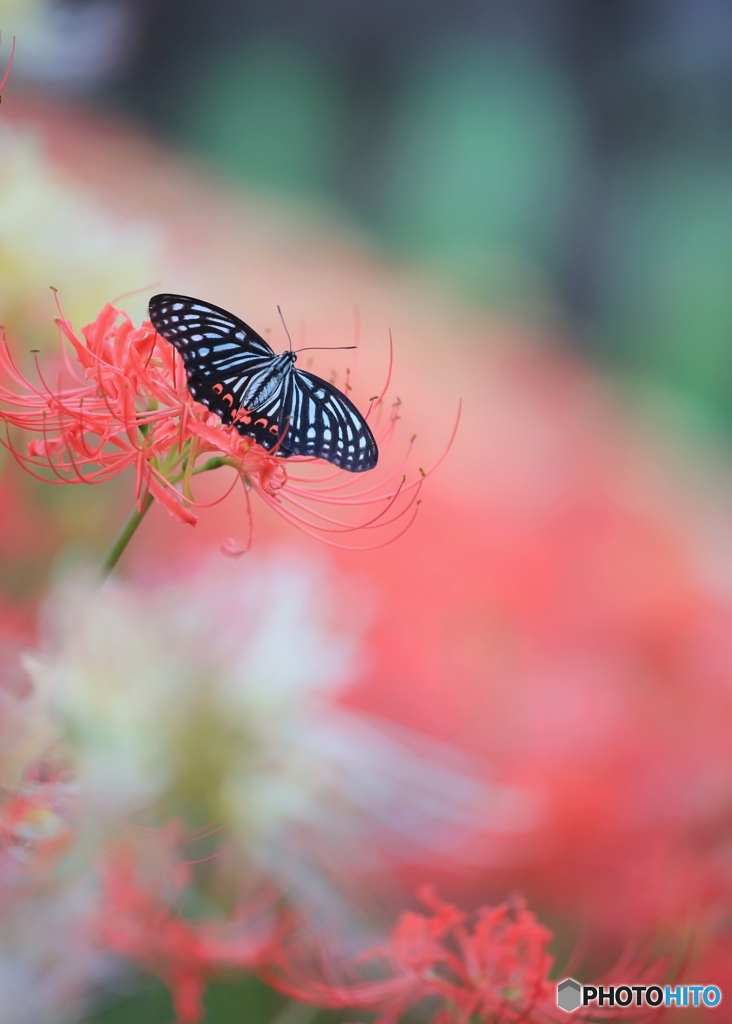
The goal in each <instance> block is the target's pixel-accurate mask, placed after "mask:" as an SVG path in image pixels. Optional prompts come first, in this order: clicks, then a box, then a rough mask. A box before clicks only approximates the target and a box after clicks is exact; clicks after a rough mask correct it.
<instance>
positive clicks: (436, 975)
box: [268, 889, 556, 1024]
mask: <svg viewBox="0 0 732 1024" xmlns="http://www.w3.org/2000/svg"><path fill="white" fill-rule="evenodd" d="M421 896H422V900H423V902H424V903H425V904H426V905H427V906H428V908H429V910H430V913H429V915H422V914H416V913H412V912H408V913H405V914H403V915H402V917H401V918H400V920H399V922H398V924H397V926H396V928H395V929H394V931H393V933H392V936H391V940H390V942H389V943H388V945H387V946H386V947H384V948H382V949H379V950H377V951H375V952H374V953H371V954H368V955H367V956H365V957H360V958H358V962H359V963H361V964H362V965H363V963H364V962H366V961H369V962H370V961H373V960H376V959H378V960H379V961H380V962H381V963H382V964H384V965H385V969H386V977H385V978H384V979H383V980H358V981H349V980H346V974H347V972H346V971H341V973H340V977H339V972H338V968H334V967H333V959H332V957H328V956H325V955H324V954H323V950H322V948H321V949H319V950H318V954H317V956H316V958H315V959H313V957H312V956H310V957H309V959H308V960H306V962H304V963H293V959H292V957H291V956H288V953H289V952H290V951H286V954H285V957H283V958H282V959H281V960H280V962H279V963H278V964H277V966H276V967H275V969H274V971H273V972H272V973H271V975H270V976H269V977H268V980H269V981H270V982H271V983H272V984H273V985H274V986H275V987H277V988H280V989H282V990H283V991H285V992H287V993H288V994H289V995H291V996H293V997H294V998H299V999H304V1000H306V1001H310V1002H314V1003H316V1004H318V1005H320V1006H330V1007H336V1006H341V1007H342V1006H350V1007H358V1008H360V1009H368V1010H375V1011H378V1013H379V1018H378V1020H379V1022H380V1024H391V1022H393V1021H397V1020H399V1019H400V1018H401V1017H402V1016H403V1015H405V1014H406V1013H407V1012H408V1011H409V1010H411V1009H414V1008H415V1007H416V1006H417V1005H418V1004H425V1005H426V1006H427V1007H429V1008H430V1009H431V1017H430V1019H431V1020H433V1021H434V1022H435V1024H449V1022H454V1021H455V1022H463V1021H465V1022H467V1021H469V1020H471V1019H478V1020H496V1021H499V1020H500V1021H502V1022H509V1021H538V1020H546V1019H548V1014H549V1012H550V1011H552V1012H553V1011H554V1010H556V1002H555V987H554V985H553V984H552V983H551V982H550V981H549V980H548V975H549V970H550V968H551V966H552V962H553V960H552V957H551V956H550V954H549V953H548V952H547V947H548V944H549V941H550V939H551V933H550V932H549V931H548V930H547V929H546V928H544V927H543V926H542V925H541V924H539V923H538V922H537V920H536V918H535V917H534V915H533V914H532V913H531V912H530V911H528V910H527V909H526V908H525V906H524V905H523V902H522V901H521V900H520V899H516V900H514V901H512V902H510V903H505V904H503V905H501V906H499V907H494V908H483V909H481V910H480V911H479V912H478V914H477V915H475V918H474V920H473V921H471V920H470V918H469V916H468V915H467V914H464V913H462V912H461V911H459V910H458V909H457V908H456V907H454V906H451V905H450V904H448V903H443V902H442V901H441V900H439V899H438V898H437V897H436V896H435V895H434V893H433V892H432V890H431V889H424V890H423V891H422V893H421ZM316 964H317V966H316ZM324 965H327V968H326V967H324ZM316 971H317V974H318V975H319V977H318V978H316V979H314V977H313V975H314V974H315V973H316Z"/></svg>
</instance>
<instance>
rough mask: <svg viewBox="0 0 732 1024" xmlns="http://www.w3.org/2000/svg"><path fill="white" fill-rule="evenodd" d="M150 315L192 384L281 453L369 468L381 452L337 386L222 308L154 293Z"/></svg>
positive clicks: (202, 397)
mask: <svg viewBox="0 0 732 1024" xmlns="http://www.w3.org/2000/svg"><path fill="white" fill-rule="evenodd" d="M150 320H151V322H152V324H153V327H154V328H155V330H156V331H157V332H158V333H159V334H161V335H162V336H163V337H164V338H166V339H167V340H168V341H169V342H170V343H171V344H172V345H173V346H174V347H175V348H176V349H177V350H178V352H180V354H181V356H182V357H183V365H184V366H185V370H186V375H187V382H188V388H189V390H190V392H191V395H192V396H193V397H194V398H195V399H196V401H198V402H201V403H203V405H205V406H207V407H208V408H209V409H210V410H211V411H212V412H214V413H216V415H217V416H220V417H221V420H222V421H223V422H224V423H225V424H227V425H228V424H233V425H234V426H235V427H236V429H237V430H238V431H239V433H241V434H243V435H244V436H245V437H252V438H254V440H255V441H256V443H257V444H260V445H262V446H263V447H264V448H267V449H271V448H273V447H274V446H275V445H277V453H278V454H279V455H282V456H284V457H287V456H289V455H309V456H312V457H313V458H318V459H326V460H327V461H328V462H332V463H333V464H334V465H335V466H338V467H340V468H342V469H347V470H349V471H350V472H362V471H363V470H367V469H372V468H373V467H374V466H375V465H376V461H377V459H378V450H377V447H376V442H375V441H374V438H373V435H372V433H371V431H370V429H369V426H368V424H367V423H366V420H365V419H364V418H363V416H362V415H361V413H360V412H359V411H358V409H357V408H356V407H355V405H354V404H353V403H352V402H351V401H350V400H349V399H348V398H346V396H345V395H344V394H342V393H341V392H340V391H339V390H338V389H337V388H335V387H333V385H332V384H328V383H327V382H326V381H324V380H321V379H320V377H316V376H314V375H313V374H311V373H306V372H305V371H304V370H296V369H295V367H294V365H293V364H294V360H295V356H294V355H293V354H291V353H286V354H284V355H282V356H275V354H274V352H273V351H272V349H271V348H270V346H269V345H268V344H267V342H266V341H265V340H264V338H262V337H260V335H259V334H257V332H256V331H254V330H252V328H251V327H249V326H248V325H247V324H245V323H244V322H243V321H242V320H240V319H239V318H238V317H236V316H233V315H232V314H231V313H228V312H227V311H226V310H225V309H221V308H220V307H219V306H214V305H212V304H211V303H208V302H202V301H201V300H200V299H192V298H189V297H187V296H185V295H167V294H165V295H155V296H153V298H152V299H151V300H150Z"/></svg>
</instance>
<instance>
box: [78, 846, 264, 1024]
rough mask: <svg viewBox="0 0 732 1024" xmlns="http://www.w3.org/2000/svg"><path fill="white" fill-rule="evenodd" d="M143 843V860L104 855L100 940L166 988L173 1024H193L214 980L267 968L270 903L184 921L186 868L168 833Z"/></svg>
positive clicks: (133, 852) (135, 855) (121, 853)
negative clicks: (179, 907)
mask: <svg viewBox="0 0 732 1024" xmlns="http://www.w3.org/2000/svg"><path fill="white" fill-rule="evenodd" d="M148 839H149V840H150V841H149V842H148V843H147V844H144V845H146V846H147V850H146V851H144V852H145V853H146V854H147V856H143V857H141V856H140V853H141V845H142V844H137V847H135V846H130V847H128V848H125V847H123V846H121V845H120V846H119V847H118V848H117V849H116V850H114V851H112V853H111V855H109V856H108V859H107V862H106V864H105V865H104V867H103V871H102V888H103V898H102V903H101V908H100V914H99V920H98V922H97V926H96V929H95V930H96V937H97V941H98V943H99V945H100V946H101V948H103V949H106V950H108V951H109V952H111V953H114V954H116V955H118V956H120V957H122V958H124V959H126V960H129V961H132V962H133V963H136V964H138V965H139V966H140V967H142V968H143V969H145V970H147V971H149V972H150V973H151V974H155V975H157V976H158V977H159V978H160V979H161V981H163V982H164V983H165V984H166V985H167V986H168V988H169V989H170V991H171V994H172V997H173V1005H174V1008H175V1012H176V1016H177V1021H178V1024H198V1022H199V1021H201V1020H202V1019H203V1016H204V1009H203V994H204V992H205V990H206V986H207V984H208V981H209V979H210V976H211V975H212V974H213V973H215V972H216V971H217V970H221V969H222V968H238V969H239V970H256V969H257V968H258V967H261V966H262V965H263V964H264V963H266V961H267V958H268V954H269V950H270V948H271V946H272V944H273V942H274V940H275V938H276V935H277V927H276V923H275V917H274V914H273V913H272V912H271V906H272V901H269V902H267V901H265V900H262V901H259V902H257V901H253V902H252V904H251V906H249V905H242V906H238V907H237V908H236V909H235V911H234V912H233V913H230V914H229V915H228V916H227V917H226V918H225V919H222V920H219V921H211V920H198V921H190V920H185V919H184V918H183V917H181V916H179V915H178V913H177V912H176V909H175V904H176V902H177V901H178V900H179V899H181V898H182V897H183V896H184V895H185V893H186V891H187V890H189V889H190V886H191V868H190V865H188V864H186V863H184V862H183V861H181V860H180V859H179V858H178V857H177V856H176V843H175V839H176V837H175V833H174V830H173V829H170V828H168V829H164V830H162V831H160V832H153V833H150V834H149V836H148ZM151 853H152V857H151V856H150V854H151ZM143 862H144V863H143ZM151 868H152V870H151Z"/></svg>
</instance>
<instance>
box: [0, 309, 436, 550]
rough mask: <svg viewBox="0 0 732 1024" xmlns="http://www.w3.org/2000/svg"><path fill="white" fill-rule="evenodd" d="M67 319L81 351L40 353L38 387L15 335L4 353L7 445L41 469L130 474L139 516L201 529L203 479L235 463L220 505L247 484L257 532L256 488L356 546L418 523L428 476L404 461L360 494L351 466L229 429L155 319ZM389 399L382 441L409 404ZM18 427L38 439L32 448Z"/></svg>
mask: <svg viewBox="0 0 732 1024" xmlns="http://www.w3.org/2000/svg"><path fill="white" fill-rule="evenodd" d="M56 323H57V324H58V326H59V328H60V331H61V333H62V335H63V336H64V337H65V338H66V339H67V340H68V342H69V343H70V345H71V347H72V352H71V353H69V352H68V351H67V350H63V349H62V363H61V366H60V370H59V368H58V367H56V368H54V369H49V368H48V367H46V366H45V365H44V366H43V367H42V366H41V365H40V362H39V361H38V360H37V361H36V370H37V379H38V383H32V382H31V381H30V380H29V379H28V377H27V376H26V375H25V374H24V373H22V372H21V370H20V369H19V367H18V365H17V363H16V361H15V360H14V357H13V355H12V354H11V351H10V347H9V345H8V344H7V342H6V341H5V342H4V343H3V346H2V348H1V349H0V373H1V374H2V378H3V381H2V383H0V419H2V420H3V421H4V423H5V425H6V436H5V438H4V439H2V443H4V444H5V446H6V447H7V448H8V449H9V450H10V451H11V452H12V454H13V456H14V457H15V459H16V460H17V462H18V463H19V464H20V465H21V466H22V467H23V468H24V469H25V470H27V471H28V472H29V473H31V474H32V475H33V476H36V477H38V478H40V479H43V480H45V481H47V482H49V483H53V484H57V485H59V484H61V485H65V484H79V483H84V484H97V483H103V482H105V481H106V480H109V479H111V478H112V477H114V476H117V475H118V474H119V473H121V472H124V471H130V472H131V473H134V476H135V498H136V503H137V509H138V511H140V512H142V511H144V510H145V509H146V507H147V506H148V505H149V503H150V501H152V500H154V501H156V502H158V503H159V504H160V505H162V506H163V507H164V508H165V509H166V510H167V511H168V512H169V513H170V514H171V515H172V516H174V517H175V518H176V519H178V520H179V521H181V522H184V523H188V524H191V525H192V524H194V523H195V522H196V521H197V518H198V510H199V509H201V508H204V507H206V505H207V504H210V502H199V501H196V499H195V497H194V494H193V490H192V478H193V477H194V476H196V475H198V474H200V473H201V472H204V471H206V470H210V469H215V468H221V467H223V466H227V467H231V468H233V469H234V471H235V475H234V477H233V481H232V482H231V483H230V484H229V485H228V487H226V488H225V489H224V491H223V493H222V494H220V495H219V496H218V497H217V498H214V501H218V500H221V498H222V497H225V496H226V494H228V493H229V492H230V491H231V490H232V489H233V488H234V487H235V486H236V484H237V483H240V484H241V485H242V491H243V494H244V496H245V502H246V510H247V522H248V524H249V527H250V529H249V537H250V539H251V510H250V505H249V492H250V491H251V490H254V491H255V492H257V493H258V494H259V496H260V497H261V498H262V499H263V500H264V501H265V502H266V503H267V504H269V505H270V506H271V507H272V508H274V509H275V510H276V511H277V512H279V513H280V514H281V515H282V516H284V518H285V519H287V520H288V521H290V522H292V523H294V524H296V525H298V526H299V527H300V528H301V529H303V530H304V531H305V532H307V533H310V534H314V535H319V536H320V537H322V539H324V540H326V542H328V543H331V544H333V545H335V546H348V545H344V544H342V540H343V539H344V538H345V537H347V536H348V535H349V534H352V533H354V531H358V532H364V531H365V532H369V531H372V530H378V531H382V530H385V531H386V542H387V543H388V542H389V540H392V539H394V537H395V535H398V533H400V532H401V531H402V530H403V529H404V528H405V526H406V525H409V523H410V522H411V521H412V519H413V517H414V514H415V513H416V509H417V505H418V503H419V499H418V495H419V492H420V489H421V485H422V481H423V479H424V477H425V476H426V474H425V473H424V471H420V474H419V475H418V476H417V478H416V479H415V480H412V481H410V482H407V478H406V475H405V474H404V471H403V467H402V466H400V467H398V468H397V470H396V471H395V472H394V473H392V474H391V475H390V476H388V477H387V478H386V479H382V478H379V479H378V480H377V482H376V483H370V482H369V481H368V480H367V481H366V482H365V484H364V485H363V486H362V487H361V488H360V489H359V490H357V491H354V490H353V489H352V487H353V481H352V480H351V479H348V480H345V481H344V480H343V475H344V474H342V473H340V472H335V473H334V472H331V471H330V469H328V471H326V472H325V473H323V472H322V471H320V472H318V471H317V470H316V472H315V474H313V473H312V472H310V473H308V470H307V469H306V468H305V467H304V466H302V465H298V463H300V464H302V463H304V462H312V461H313V460H312V459H302V458H297V457H296V458H293V459H290V460H288V464H287V466H286V465H285V463H284V461H283V460H282V459H280V458H278V457H277V456H276V452H275V451H274V450H273V451H272V452H267V451H265V449H264V448H262V447H260V446H259V445H257V444H255V443H254V441H253V439H252V438H250V437H243V436H242V435H241V434H239V433H238V431H237V430H235V429H234V428H232V427H226V426H224V425H223V424H222V423H221V421H220V419H219V418H218V417H217V416H216V415H214V414H212V413H210V412H209V411H208V410H207V409H206V408H205V407H204V406H202V405H200V404H199V403H197V402H195V401H194V400H193V398H192V397H191V395H190V393H189V391H188V388H187V387H186V375H185V372H184V369H183V365H182V361H181V360H180V357H179V356H178V354H177V353H176V351H175V349H174V348H173V346H172V345H170V344H169V343H168V342H167V341H166V340H165V339H163V338H162V337H160V335H158V334H157V333H156V332H155V330H154V328H153V327H152V325H151V324H149V323H147V322H145V323H143V324H142V325H141V326H140V327H135V326H134V325H133V323H132V321H131V320H130V318H129V317H128V316H127V315H126V314H125V313H122V312H120V311H119V310H118V309H116V308H115V307H114V306H112V305H107V306H105V308H104V309H103V310H102V312H101V313H100V314H99V316H98V317H97V319H96V321H94V323H92V324H90V325H89V326H87V327H86V328H84V329H83V331H82V332H81V336H79V335H77V333H76V332H75V331H74V329H73V327H72V325H71V323H70V322H69V321H68V320H67V319H66V318H65V317H64V316H63V315H61V316H59V317H58V318H57V320H56ZM54 380H55V381H56V383H54ZM383 399H384V392H382V394H381V395H380V396H378V397H377V398H375V399H374V400H373V401H372V405H371V409H370V411H371V412H373V413H374V418H375V419H376V420H377V421H378V420H379V419H380V418H382V420H383V422H382V423H381V431H380V435H381V439H382V441H383V440H388V439H389V438H390V437H391V435H392V433H393V431H394V427H395V423H396V419H397V418H398V417H397V411H398V404H397V405H395V406H394V407H393V409H392V411H391V413H386V414H384V411H383V410H384V406H383ZM378 426H379V424H378V422H377V429H378ZM10 428H16V429H19V430H21V431H23V432H24V433H26V434H31V435H33V438H32V440H31V441H30V442H29V443H28V444H27V445H26V448H25V451H23V450H22V448H21V447H20V446H19V445H18V443H17V441H16V440H15V439H14V434H13V430H11V429H10ZM410 447H411V446H410ZM322 505H325V506H328V511H323V510H322V509H321V507H320V506H322ZM364 509H365V510H366V511H365V513H364V512H363V510H364ZM334 510H335V511H334ZM359 516H360V518H359ZM390 528H391V529H390ZM383 536H384V534H383V533H380V534H379V537H380V538H382V537H383ZM383 542H384V541H383V540H381V539H379V540H378V541H377V542H376V543H375V544H373V545H371V544H366V545H364V546H380V544H381V543H383Z"/></svg>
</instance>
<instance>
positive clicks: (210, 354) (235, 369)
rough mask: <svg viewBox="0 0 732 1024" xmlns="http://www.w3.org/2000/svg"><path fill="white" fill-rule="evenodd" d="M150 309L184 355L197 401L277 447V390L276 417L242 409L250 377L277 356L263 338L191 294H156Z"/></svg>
mask: <svg viewBox="0 0 732 1024" xmlns="http://www.w3.org/2000/svg"><path fill="white" fill-rule="evenodd" d="M149 313H150V321H151V323H152V325H153V327H154V328H155V330H156V331H157V332H158V334H161V335H162V336H163V337H164V338H165V339H166V340H167V341H169V342H170V343H171V345H173V346H174V347H175V348H176V349H177V350H178V352H180V354H181V356H182V357H183V365H184V367H185V370H186V377H187V383H188V390H189V391H190V392H191V395H192V396H193V397H194V398H195V399H196V401H197V402H201V403H202V404H203V405H205V406H206V407H207V408H208V409H210V410H211V412H213V413H216V415H217V416H220V417H221V420H222V422H223V423H225V424H227V425H228V424H231V423H234V424H235V426H236V428H237V430H238V431H239V432H240V433H241V434H244V435H245V436H247V437H253V438H254V440H255V441H256V443H257V444H260V445H262V446H263V447H264V448H272V447H274V445H275V444H276V443H277V434H276V431H272V426H271V425H272V424H273V423H274V424H276V423H277V422H278V419H279V412H280V410H279V406H278V405H277V392H275V394H274V395H273V396H272V398H271V399H270V400H269V401H268V403H267V404H268V406H269V405H273V411H274V412H275V415H274V416H272V415H270V414H269V413H268V412H267V410H258V411H257V414H256V415H248V414H245V413H244V412H243V410H241V411H240V406H241V398H242V394H243V393H244V390H245V388H246V385H247V383H248V381H249V380H250V379H251V377H252V376H253V375H254V374H258V373H260V372H262V371H266V370H267V369H268V368H269V366H270V364H271V362H272V360H273V359H274V352H273V351H272V349H271V348H270V346H269V345H268V344H267V342H266V341H265V340H264V338H262V337H261V336H260V335H259V334H257V332H256V331H255V330H253V329H252V328H251V327H249V325H248V324H245V323H244V321H243V320H240V319H239V318H238V317H236V316H234V315H233V314H231V313H228V312H227V311H226V310H225V309H221V307H220V306H214V305H213V303H210V302H202V301H201V300H200V299H193V298H190V297H189V296H187V295H168V294H161V295H154V296H153V297H152V299H150V305H149ZM273 400H274V401H273ZM275 406H276V408H275Z"/></svg>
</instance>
